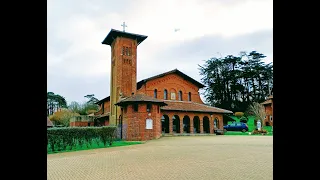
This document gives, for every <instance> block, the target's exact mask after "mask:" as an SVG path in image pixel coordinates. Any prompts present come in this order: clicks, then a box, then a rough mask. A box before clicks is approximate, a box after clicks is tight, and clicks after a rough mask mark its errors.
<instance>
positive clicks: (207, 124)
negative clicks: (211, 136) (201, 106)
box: [203, 116, 210, 133]
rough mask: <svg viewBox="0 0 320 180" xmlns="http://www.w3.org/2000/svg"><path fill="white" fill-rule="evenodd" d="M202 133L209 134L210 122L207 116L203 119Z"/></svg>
mask: <svg viewBox="0 0 320 180" xmlns="http://www.w3.org/2000/svg"><path fill="white" fill-rule="evenodd" d="M203 133H210V122H209V118H208V116H205V117H203Z"/></svg>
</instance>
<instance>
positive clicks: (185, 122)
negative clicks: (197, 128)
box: [183, 115, 190, 133]
mask: <svg viewBox="0 0 320 180" xmlns="http://www.w3.org/2000/svg"><path fill="white" fill-rule="evenodd" d="M183 132H184V133H190V118H189V116H187V115H185V116H184V117H183Z"/></svg>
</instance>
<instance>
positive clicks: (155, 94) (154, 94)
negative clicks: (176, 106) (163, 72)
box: [153, 89, 157, 98]
mask: <svg viewBox="0 0 320 180" xmlns="http://www.w3.org/2000/svg"><path fill="white" fill-rule="evenodd" d="M153 97H154V98H157V89H155V90H154V92H153Z"/></svg>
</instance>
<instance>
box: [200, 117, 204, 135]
mask: <svg viewBox="0 0 320 180" xmlns="http://www.w3.org/2000/svg"><path fill="white" fill-rule="evenodd" d="M200 134H203V118H201V119H200Z"/></svg>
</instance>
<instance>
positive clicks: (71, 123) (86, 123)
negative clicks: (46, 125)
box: [70, 122, 94, 127]
mask: <svg viewBox="0 0 320 180" xmlns="http://www.w3.org/2000/svg"><path fill="white" fill-rule="evenodd" d="M93 125H94V123H93V122H91V123H90V126H93ZM70 126H71V127H86V126H88V122H70Z"/></svg>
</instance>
